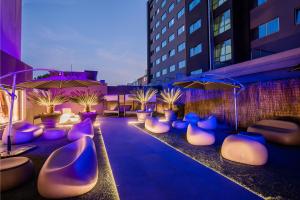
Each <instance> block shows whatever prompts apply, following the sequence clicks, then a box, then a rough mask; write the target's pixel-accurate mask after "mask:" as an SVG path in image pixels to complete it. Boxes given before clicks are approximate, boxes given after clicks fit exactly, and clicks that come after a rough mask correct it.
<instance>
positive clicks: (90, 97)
mask: <svg viewBox="0 0 300 200" xmlns="http://www.w3.org/2000/svg"><path fill="white" fill-rule="evenodd" d="M70 99H71V101H73V102H75V103H78V104H80V105H82V106H84V112H82V113H79V115H80V118H81V120H85V119H86V118H90V119H91V120H92V122H94V121H95V120H96V117H97V113H96V112H91V108H92V106H94V105H98V104H99V103H101V102H102V101H103V94H102V93H101V92H99V91H91V90H89V89H87V90H76V91H74V92H72V93H71V97H70Z"/></svg>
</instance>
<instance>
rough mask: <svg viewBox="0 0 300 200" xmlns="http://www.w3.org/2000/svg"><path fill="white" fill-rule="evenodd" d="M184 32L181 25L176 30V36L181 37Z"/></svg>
mask: <svg viewBox="0 0 300 200" xmlns="http://www.w3.org/2000/svg"><path fill="white" fill-rule="evenodd" d="M183 32H184V25H182V26H181V27H179V28H178V30H177V35H178V36H179V35H181V34H182V33H183Z"/></svg>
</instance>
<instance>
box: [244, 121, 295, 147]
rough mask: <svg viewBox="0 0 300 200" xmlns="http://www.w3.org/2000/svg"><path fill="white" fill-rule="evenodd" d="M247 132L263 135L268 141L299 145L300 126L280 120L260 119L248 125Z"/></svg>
mask: <svg viewBox="0 0 300 200" xmlns="http://www.w3.org/2000/svg"><path fill="white" fill-rule="evenodd" d="M247 131H248V132H256V133H260V134H261V135H263V136H264V137H265V138H266V139H267V140H268V141H270V142H276V143H278V144H283V145H298V146H299V145H300V126H299V125H298V124H296V123H294V122H289V121H282V120H261V121H258V122H256V123H255V124H254V125H252V126H250V127H248V129H247Z"/></svg>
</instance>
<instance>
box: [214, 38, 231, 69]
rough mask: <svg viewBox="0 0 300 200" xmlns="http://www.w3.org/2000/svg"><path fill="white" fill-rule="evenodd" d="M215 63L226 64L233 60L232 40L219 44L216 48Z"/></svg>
mask: <svg viewBox="0 0 300 200" xmlns="http://www.w3.org/2000/svg"><path fill="white" fill-rule="evenodd" d="M214 53H215V54H214V58H215V63H216V64H220V63H222V62H226V61H228V60H231V58H232V54H231V53H232V52H231V39H229V40H226V41H224V42H223V43H220V44H217V45H216V46H215V52H214Z"/></svg>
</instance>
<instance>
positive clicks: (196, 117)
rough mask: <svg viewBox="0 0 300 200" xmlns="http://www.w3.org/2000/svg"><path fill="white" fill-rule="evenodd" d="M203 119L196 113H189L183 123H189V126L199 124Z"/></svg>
mask: <svg viewBox="0 0 300 200" xmlns="http://www.w3.org/2000/svg"><path fill="white" fill-rule="evenodd" d="M200 120H201V118H200V116H199V115H197V114H196V113H193V112H189V113H188V114H186V115H185V116H184V118H183V121H186V122H188V123H189V124H190V123H191V124H197V122H198V121H200Z"/></svg>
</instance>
